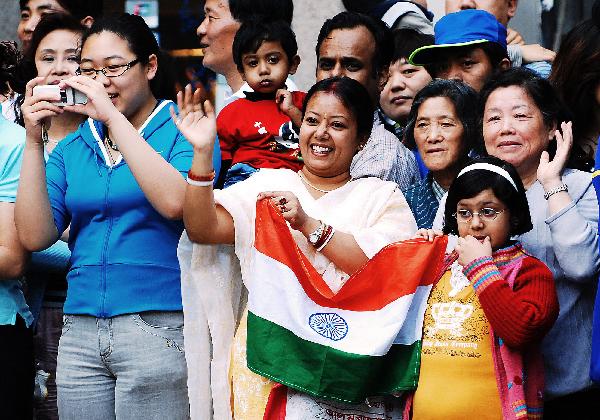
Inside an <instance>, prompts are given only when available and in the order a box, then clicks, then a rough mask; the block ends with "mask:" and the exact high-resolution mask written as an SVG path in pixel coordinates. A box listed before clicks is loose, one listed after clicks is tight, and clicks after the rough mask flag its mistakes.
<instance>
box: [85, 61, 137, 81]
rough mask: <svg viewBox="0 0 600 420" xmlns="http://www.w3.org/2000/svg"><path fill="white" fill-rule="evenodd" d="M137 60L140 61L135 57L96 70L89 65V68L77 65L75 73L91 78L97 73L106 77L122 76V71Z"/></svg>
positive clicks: (130, 66) (133, 64)
mask: <svg viewBox="0 0 600 420" xmlns="http://www.w3.org/2000/svg"><path fill="white" fill-rule="evenodd" d="M139 62H140V59H139V58H136V59H135V60H133V61H130V62H129V63H127V64H118V65H111V66H106V67H102V68H101V69H98V70H96V69H95V68H93V67H89V68H88V67H84V68H81V67H79V68H78V69H77V70H75V73H76V74H77V75H83V76H87V77H91V78H92V79H95V78H96V76H97V75H98V73H102V74H104V75H105V76H106V77H119V76H122V75H123V73H125V72H126V71H127V70H129V69H130V68H132V67H133V66H135V65H136V64H137V63H139Z"/></svg>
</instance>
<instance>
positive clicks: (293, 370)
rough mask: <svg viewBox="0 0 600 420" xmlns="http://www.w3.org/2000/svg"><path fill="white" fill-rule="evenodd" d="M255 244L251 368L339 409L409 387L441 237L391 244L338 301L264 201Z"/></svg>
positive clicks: (414, 380) (438, 266)
mask: <svg viewBox="0 0 600 420" xmlns="http://www.w3.org/2000/svg"><path fill="white" fill-rule="evenodd" d="M254 247H255V250H254V251H255V252H254V262H253V263H254V264H255V267H254V272H255V273H257V275H258V274H260V278H257V279H255V281H253V282H251V283H250V284H248V285H247V286H248V290H249V297H248V340H247V360H248V368H249V369H250V370H252V371H253V372H255V373H257V374H259V375H262V376H265V377H267V378H269V379H272V380H273V381H275V382H278V383H280V384H284V385H286V386H288V387H290V388H292V389H295V390H298V391H301V392H302V393H306V394H309V395H312V396H314V397H317V398H324V399H328V400H335V401H341V402H345V403H360V402H363V401H364V400H365V398H367V397H369V396H376V395H387V394H392V393H394V392H397V391H403V390H412V389H415V388H416V385H417V379H418V374H419V357H420V350H421V332H422V327H423V316H424V313H425V307H426V304H427V298H428V296H429V292H430V290H431V287H432V283H433V281H434V280H435V278H436V274H438V271H439V270H440V269H441V264H442V261H443V256H444V252H445V249H446V239H445V237H442V238H438V239H436V240H435V241H434V242H433V243H429V242H427V241H423V240H412V241H405V242H401V243H395V244H391V245H388V246H387V247H385V248H384V249H382V250H381V251H380V252H379V253H378V254H377V255H375V256H374V257H373V258H372V259H371V260H370V261H369V262H368V263H367V264H366V265H365V266H364V267H363V268H362V269H360V270H359V271H358V272H356V273H355V274H354V275H352V276H351V277H350V279H349V280H348V281H347V282H346V283H345V284H344V286H343V287H342V288H341V289H340V290H339V292H338V293H336V294H334V293H333V292H332V291H331V289H330V288H329V286H328V285H327V284H326V283H325V281H324V280H323V278H322V277H321V275H320V274H319V273H318V272H317V271H316V270H315V268H314V267H313V266H312V265H311V263H310V261H309V260H308V259H307V258H306V256H305V255H304V254H303V253H302V252H301V251H300V249H299V248H298V246H297V245H296V243H295V242H294V239H293V238H292V235H291V233H290V231H289V228H288V227H287V225H286V222H285V220H284V219H283V217H282V216H281V215H280V214H279V213H278V212H277V210H276V209H275V207H274V206H273V205H272V204H270V202H269V201H268V200H262V201H260V202H258V203H257V211H256V236H255V244H254ZM275 400H277V398H275ZM279 400H280V401H281V399H279ZM272 403H273V401H271V404H269V405H270V406H272V405H273V404H272ZM275 405H276V406H277V405H278V404H275ZM279 405H280V404H279ZM284 405H285V404H284ZM271 408H272V407H271Z"/></svg>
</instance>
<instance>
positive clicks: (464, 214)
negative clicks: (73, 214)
mask: <svg viewBox="0 0 600 420" xmlns="http://www.w3.org/2000/svg"><path fill="white" fill-rule="evenodd" d="M502 212H504V210H495V209H492V208H489V207H484V208H482V209H480V210H479V211H473V212H472V211H471V210H466V209H461V210H458V211H457V212H456V213H454V214H453V215H452V216H453V217H456V221H457V222H459V223H469V222H470V221H471V219H473V216H475V215H477V216H479V218H480V219H482V220H483V221H484V222H491V221H494V220H496V218H497V217H498V215H499V214H500V213H502Z"/></svg>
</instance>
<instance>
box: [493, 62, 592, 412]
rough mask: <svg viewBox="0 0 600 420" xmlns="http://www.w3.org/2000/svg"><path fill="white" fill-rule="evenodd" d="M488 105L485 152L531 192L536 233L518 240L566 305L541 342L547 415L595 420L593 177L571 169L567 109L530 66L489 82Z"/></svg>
mask: <svg viewBox="0 0 600 420" xmlns="http://www.w3.org/2000/svg"><path fill="white" fill-rule="evenodd" d="M481 103H482V107H483V114H482V125H483V144H484V146H485V151H486V152H487V153H488V154H490V155H492V156H496V157H499V158H501V159H504V160H505V161H507V162H509V163H511V164H512V165H513V166H514V167H515V168H516V170H517V172H518V174H519V176H520V178H521V180H522V181H523V185H524V186H525V189H526V190H527V193H526V195H527V201H528V202H529V208H530V211H531V220H532V223H533V229H532V230H531V231H529V232H527V233H525V234H523V235H519V237H518V239H519V240H520V241H521V243H522V244H523V247H524V249H526V250H527V251H528V252H529V253H531V255H533V256H534V257H537V258H539V259H540V260H541V261H542V262H544V263H545V264H546V265H547V266H548V267H549V268H550V270H551V271H552V273H553V275H554V282H555V284H556V292H557V295H558V299H559V303H560V313H559V315H558V319H557V321H556V323H555V324H554V327H553V328H552V329H551V330H550V332H549V333H548V335H547V336H546V338H545V339H544V341H543V343H542V352H543V354H544V358H545V374H546V392H545V396H546V401H545V406H544V407H545V408H544V411H545V412H544V418H546V419H554V418H583V419H586V418H592V417H593V416H594V415H593V414H591V413H593V412H595V411H594V410H592V409H591V407H596V405H597V401H598V398H599V397H600V392H599V391H598V389H597V388H594V387H592V384H591V381H590V377H589V366H590V347H591V336H592V312H593V308H594V297H595V294H596V288H597V284H598V274H599V273H600V256H599V254H598V199H597V198H596V193H595V191H594V188H593V186H592V176H591V174H589V173H586V172H582V171H579V170H576V169H570V168H569V167H567V159H568V156H569V151H570V149H571V146H572V142H573V136H572V133H571V123H564V122H562V123H561V121H563V120H562V109H563V108H562V104H561V102H560V100H559V97H558V95H557V94H556V91H555V90H554V89H553V88H552V86H551V85H550V83H549V82H548V81H546V80H544V79H542V78H540V77H539V76H537V75H536V74H534V73H532V72H530V71H528V70H525V69H511V70H507V71H505V72H503V73H500V74H499V75H497V76H496V77H494V78H493V79H492V80H490V81H489V82H488V83H487V84H486V86H485V87H484V89H483V90H482V93H481ZM559 124H560V127H559ZM559 128H560V131H559ZM560 132H562V135H560ZM590 415H591V416H592V417H589V416H590Z"/></svg>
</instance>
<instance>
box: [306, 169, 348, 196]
mask: <svg viewBox="0 0 600 420" xmlns="http://www.w3.org/2000/svg"><path fill="white" fill-rule="evenodd" d="M298 176H299V177H300V179H301V180H302V181H303V182H304V183H305V184H306V185H308V186H309V187H310V188H312V189H313V190H315V191H319V192H322V193H323V194H327V193H328V192H331V191H333V190H337V189H338V188H340V187H341V185H340V187H336V188H334V189H333V190H322V189H321V188H317V187H315V186H314V185H313V184H311V183H310V182H308V180H307V179H306V178H305V177H304V175H302V172H301V171H298ZM346 183H348V181H346V182H345V183H344V185H346Z"/></svg>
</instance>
